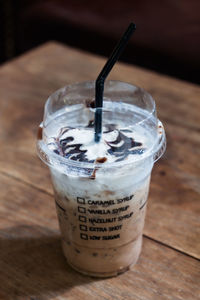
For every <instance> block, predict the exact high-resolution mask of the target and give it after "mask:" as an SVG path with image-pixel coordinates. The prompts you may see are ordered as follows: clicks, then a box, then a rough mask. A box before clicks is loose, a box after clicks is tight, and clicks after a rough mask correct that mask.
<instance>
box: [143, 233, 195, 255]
mask: <svg viewBox="0 0 200 300" xmlns="http://www.w3.org/2000/svg"><path fill="white" fill-rule="evenodd" d="M143 237H145V238H147V239H149V240H151V241H153V242H155V243H158V244H160V245H162V246H164V247H167V248H169V249H172V250H175V251H177V252H179V253H181V254H183V255H186V256H188V257H190V258H194V259H195V260H197V261H199V259H198V258H197V257H195V256H193V255H190V254H188V253H186V252H183V251H181V250H179V249H177V248H174V247H172V246H170V245H167V244H165V243H163V242H161V241H158V240H156V239H154V238H152V237H150V236H148V235H146V234H143Z"/></svg>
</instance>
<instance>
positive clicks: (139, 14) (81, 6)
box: [0, 0, 200, 83]
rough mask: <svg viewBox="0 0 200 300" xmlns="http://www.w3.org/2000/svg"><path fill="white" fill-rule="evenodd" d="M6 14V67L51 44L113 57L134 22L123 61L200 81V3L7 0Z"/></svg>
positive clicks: (2, 41) (1, 27)
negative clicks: (58, 42) (46, 43)
mask: <svg viewBox="0 0 200 300" xmlns="http://www.w3.org/2000/svg"><path fill="white" fill-rule="evenodd" d="M0 14H1V15H0V34H1V35H0V63H3V62H5V61H6V60H9V59H11V58H13V57H15V56H17V55H19V54H21V53H23V52H25V51H27V50H29V49H31V48H33V47H35V46H37V45H39V44H41V43H44V42H45V41H48V40H57V41H60V42H63V43H65V44H68V45H71V46H74V47H77V48H80V49H84V50H87V51H90V52H93V53H97V54H101V55H105V56H109V54H110V52H111V51H112V49H113V47H114V46H115V44H116V43H117V41H118V39H119V38H120V36H121V35H122V34H123V32H124V30H125V29H126V27H127V26H128V24H129V23H130V21H133V22H135V23H136V25H137V30H136V32H135V33H134V36H133V37H132V39H131V41H130V42H129V44H128V46H127V48H126V50H125V52H124V54H123V55H122V57H121V60H122V61H125V62H128V63H132V64H136V65H139V66H142V67H145V68H149V69H153V70H156V71H159V72H161V73H164V74H168V75H171V76H175V77H178V78H181V79H184V80H188V81H191V82H194V83H199V81H200V80H199V69H200V59H199V53H200V0H123V1H122V0H115V1H113V0H110V1H109V0H107V1H103V0H102V1H100V0H96V1H95V0H84V1H83V0H82V1H81V0H17V1H16V0H2V1H0Z"/></svg>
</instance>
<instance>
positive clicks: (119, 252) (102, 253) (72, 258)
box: [62, 235, 142, 278]
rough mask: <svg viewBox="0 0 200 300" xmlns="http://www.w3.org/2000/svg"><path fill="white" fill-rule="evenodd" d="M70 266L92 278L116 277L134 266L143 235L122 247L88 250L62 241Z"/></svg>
mask: <svg viewBox="0 0 200 300" xmlns="http://www.w3.org/2000/svg"><path fill="white" fill-rule="evenodd" d="M62 247H63V252H64V255H65V257H66V259H67V262H68V264H69V265H70V266H71V267H72V268H73V269H74V270H76V271H78V272H79V273H82V274H84V275H88V276H91V277H104V278H105V277H114V276H117V275H120V274H122V273H124V272H126V271H128V270H129V269H130V267H132V266H134V265H135V264H136V262H137V260H138V258H139V255H140V252H141V247H142V235H140V236H139V237H138V238H137V239H135V240H134V241H131V242H129V243H127V244H125V245H122V246H120V247H115V248H114V247H113V248H107V249H102V248H95V249H94V248H87V247H83V246H79V245H76V244H74V243H73V242H66V241H64V240H62Z"/></svg>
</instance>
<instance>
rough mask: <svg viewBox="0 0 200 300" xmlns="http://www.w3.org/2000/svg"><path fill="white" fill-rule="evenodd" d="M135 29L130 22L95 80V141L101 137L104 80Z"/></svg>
mask: <svg viewBox="0 0 200 300" xmlns="http://www.w3.org/2000/svg"><path fill="white" fill-rule="evenodd" d="M135 29H136V25H135V24H134V23H130V25H129V26H128V28H127V30H126V31H125V33H124V34H123V36H122V38H121V39H120V41H119V43H118V44H117V46H116V47H115V49H114V50H113V52H112V53H111V55H110V57H109V59H108V61H107V62H106V64H105V66H104V67H103V69H102V70H101V72H100V74H99V76H98V77H97V79H96V82H95V107H96V111H95V122H94V127H95V142H99V141H100V139H101V132H102V106H103V91H104V82H105V79H106V77H107V76H108V74H109V73H110V71H111V70H112V68H113V66H114V64H115V63H116V61H117V60H118V59H119V57H120V55H121V53H122V52H123V50H124V48H125V47H126V45H127V43H128V41H129V39H130V37H131V35H132V34H133V32H134V31H135Z"/></svg>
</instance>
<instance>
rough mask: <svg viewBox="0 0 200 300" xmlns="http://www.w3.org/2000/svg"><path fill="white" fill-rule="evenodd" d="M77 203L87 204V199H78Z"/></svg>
mask: <svg viewBox="0 0 200 300" xmlns="http://www.w3.org/2000/svg"><path fill="white" fill-rule="evenodd" d="M77 203H79V204H85V198H81V197H77Z"/></svg>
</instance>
